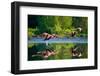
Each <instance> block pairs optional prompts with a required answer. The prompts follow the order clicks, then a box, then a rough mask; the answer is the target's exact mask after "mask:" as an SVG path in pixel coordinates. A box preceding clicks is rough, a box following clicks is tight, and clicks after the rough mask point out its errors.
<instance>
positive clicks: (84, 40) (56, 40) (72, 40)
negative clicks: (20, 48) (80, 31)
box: [28, 37, 87, 44]
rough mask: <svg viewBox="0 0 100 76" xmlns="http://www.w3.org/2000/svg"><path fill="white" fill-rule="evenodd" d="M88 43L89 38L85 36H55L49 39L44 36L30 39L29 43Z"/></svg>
mask: <svg viewBox="0 0 100 76" xmlns="http://www.w3.org/2000/svg"><path fill="white" fill-rule="evenodd" d="M46 42H48V43H87V38H84V37H74V38H66V37H65V38H53V39H49V40H44V39H43V38H32V39H30V40H28V43H29V44H30V43H46Z"/></svg>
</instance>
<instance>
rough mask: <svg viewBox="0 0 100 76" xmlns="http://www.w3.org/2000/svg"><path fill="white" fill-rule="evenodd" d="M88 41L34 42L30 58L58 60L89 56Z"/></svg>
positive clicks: (29, 52)
mask: <svg viewBox="0 0 100 76" xmlns="http://www.w3.org/2000/svg"><path fill="white" fill-rule="evenodd" d="M87 53H88V52H87V43H49V44H45V43H32V44H30V46H29V47H28V60H29V61H31V60H58V59H79V58H87Z"/></svg>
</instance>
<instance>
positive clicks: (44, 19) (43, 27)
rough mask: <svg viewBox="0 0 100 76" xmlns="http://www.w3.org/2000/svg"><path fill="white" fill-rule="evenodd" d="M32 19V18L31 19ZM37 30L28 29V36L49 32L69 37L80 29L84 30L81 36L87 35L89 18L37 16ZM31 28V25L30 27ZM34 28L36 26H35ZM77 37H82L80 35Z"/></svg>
mask: <svg viewBox="0 0 100 76" xmlns="http://www.w3.org/2000/svg"><path fill="white" fill-rule="evenodd" d="M31 19H32V18H31ZM36 20H37V25H35V26H36V27H35V28H28V36H29V37H31V36H32V35H39V34H41V33H44V32H47V33H50V34H53V33H55V34H57V35H59V36H68V35H69V34H70V33H71V32H72V31H73V30H75V29H76V28H78V27H81V28H82V32H81V34H87V30H88V18H87V17H71V16H36ZM29 26H30V25H29ZM33 26H34V25H33ZM77 36H80V35H79V34H78V35H77Z"/></svg>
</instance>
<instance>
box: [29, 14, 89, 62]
mask: <svg viewBox="0 0 100 76" xmlns="http://www.w3.org/2000/svg"><path fill="white" fill-rule="evenodd" d="M64 37H66V38H69V39H70V38H75V37H79V38H80V37H84V38H86V39H87V37H88V17H74V16H73V17H72V16H42V15H28V40H31V39H32V38H42V39H44V41H48V40H50V39H54V38H64ZM87 48H88V47H87V43H49V42H48V43H47V44H46V43H32V44H28V60H29V61H31V60H57V59H80V58H87V57H88V49H87Z"/></svg>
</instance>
